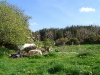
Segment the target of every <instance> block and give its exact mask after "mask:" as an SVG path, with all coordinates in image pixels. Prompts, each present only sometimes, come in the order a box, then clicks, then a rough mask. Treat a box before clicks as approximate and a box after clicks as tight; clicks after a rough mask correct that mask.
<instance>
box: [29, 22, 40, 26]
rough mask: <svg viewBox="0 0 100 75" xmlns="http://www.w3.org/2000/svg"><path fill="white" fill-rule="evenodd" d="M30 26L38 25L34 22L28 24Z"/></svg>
mask: <svg viewBox="0 0 100 75" xmlns="http://www.w3.org/2000/svg"><path fill="white" fill-rule="evenodd" d="M30 25H31V26H36V25H38V24H37V23H36V22H34V23H31V24H30Z"/></svg>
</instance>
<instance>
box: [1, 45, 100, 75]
mask: <svg viewBox="0 0 100 75" xmlns="http://www.w3.org/2000/svg"><path fill="white" fill-rule="evenodd" d="M4 51H7V52H9V53H11V51H10V50H7V49H5V48H1V49H0V75H100V45H82V46H59V47H54V48H53V51H52V52H50V53H48V54H46V55H42V56H39V55H34V56H31V57H24V58H18V59H12V58H8V57H7V56H6V55H4Z"/></svg>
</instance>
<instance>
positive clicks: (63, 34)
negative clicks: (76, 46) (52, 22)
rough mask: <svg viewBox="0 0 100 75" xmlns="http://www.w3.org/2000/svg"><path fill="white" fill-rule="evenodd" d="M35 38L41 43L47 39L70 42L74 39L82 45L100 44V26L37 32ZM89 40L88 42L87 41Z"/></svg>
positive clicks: (72, 27)
mask: <svg viewBox="0 0 100 75" xmlns="http://www.w3.org/2000/svg"><path fill="white" fill-rule="evenodd" d="M34 34H35V36H36V37H37V38H38V39H39V38H41V39H39V40H40V41H44V40H45V39H50V40H53V41H56V40H58V39H60V38H67V39H68V41H69V40H70V39H72V38H77V39H78V40H79V42H80V43H82V44H84V43H87V44H90V43H100V41H99V37H98V36H99V35H100V27H99V26H98V25H84V26H81V25H77V26H75V25H72V26H70V27H65V28H63V29H62V28H61V29H60V28H50V29H46V28H45V29H42V30H39V31H36V32H35V33H34ZM86 40H88V41H86Z"/></svg>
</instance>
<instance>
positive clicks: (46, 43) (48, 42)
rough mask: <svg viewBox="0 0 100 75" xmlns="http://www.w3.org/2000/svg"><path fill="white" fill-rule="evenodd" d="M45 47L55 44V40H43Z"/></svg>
mask: <svg viewBox="0 0 100 75" xmlns="http://www.w3.org/2000/svg"><path fill="white" fill-rule="evenodd" d="M43 44H44V47H50V46H53V45H54V42H53V41H52V40H49V39H45V41H44V42H43Z"/></svg>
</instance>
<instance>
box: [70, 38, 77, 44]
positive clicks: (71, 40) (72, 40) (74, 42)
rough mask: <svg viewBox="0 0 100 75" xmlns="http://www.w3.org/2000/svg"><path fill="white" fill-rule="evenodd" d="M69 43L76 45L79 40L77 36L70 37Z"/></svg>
mask: <svg viewBox="0 0 100 75" xmlns="http://www.w3.org/2000/svg"><path fill="white" fill-rule="evenodd" d="M69 44H71V45H72V44H73V45H78V44H79V40H78V39H77V38H72V39H70V40H69Z"/></svg>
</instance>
